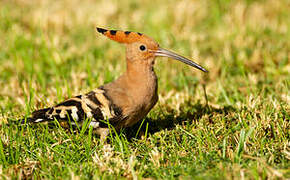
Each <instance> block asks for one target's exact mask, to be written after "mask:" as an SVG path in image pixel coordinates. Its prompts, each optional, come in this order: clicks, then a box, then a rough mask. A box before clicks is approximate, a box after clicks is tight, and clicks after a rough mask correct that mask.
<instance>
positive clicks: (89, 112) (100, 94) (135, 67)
mask: <svg viewBox="0 0 290 180" xmlns="http://www.w3.org/2000/svg"><path fill="white" fill-rule="evenodd" d="M96 29H97V31H98V32H99V33H101V34H103V35H105V36H106V37H108V38H109V39H111V40H114V41H116V42H119V43H122V44H124V45H125V46H126V60H127V70H126V71H125V72H124V73H123V74H122V75H121V76H120V77H119V78H118V79H116V80H115V81H113V82H111V83H108V84H105V85H103V86H100V87H99V88H97V89H95V90H93V91H90V92H88V93H87V94H82V95H78V96H75V97H72V98H70V99H67V100H65V101H64V102H62V103H60V104H57V105H55V106H53V107H49V108H45V109H40V110H36V111H34V112H33V113H32V116H31V117H29V118H26V119H24V120H23V122H22V123H25V122H28V123H40V122H47V121H54V120H57V121H58V122H59V124H60V125H62V126H65V127H68V124H69V123H70V125H79V126H82V124H83V122H84V120H85V119H91V121H90V123H89V126H92V127H93V129H94V132H95V133H96V134H98V135H100V136H101V138H102V139H104V138H105V137H106V136H107V134H108V133H109V128H108V123H106V122H109V123H110V125H112V126H113V127H114V128H115V129H116V130H117V131H118V130H120V128H124V127H130V126H132V125H133V124H135V123H136V122H138V121H140V120H141V119H143V118H144V117H145V116H146V115H147V114H148V113H149V111H150V110H151V109H152V108H153V107H154V105H155V104H156V103H157V101H158V94H157V77H156V74H155V72H154V68H153V66H154V61H155V58H156V57H157V56H164V57H169V58H173V59H176V60H178V61H181V62H183V63H185V64H187V65H190V66H192V67H195V68H197V69H199V70H201V71H204V72H207V70H206V69H204V68H203V67H201V66H200V65H198V64H196V63H195V62H193V61H191V60H189V59H187V58H185V57H183V56H180V55H178V54H176V53H174V52H171V51H168V50H165V49H163V48H161V47H159V45H158V43H156V42H155V41H154V40H153V39H152V38H150V37H148V36H146V35H144V34H141V33H136V32H131V31H119V30H106V29H103V28H98V27H97V28H96Z"/></svg>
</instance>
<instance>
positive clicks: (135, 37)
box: [97, 27, 151, 44]
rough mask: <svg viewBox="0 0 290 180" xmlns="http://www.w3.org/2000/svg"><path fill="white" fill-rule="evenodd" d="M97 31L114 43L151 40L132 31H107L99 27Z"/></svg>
mask: <svg viewBox="0 0 290 180" xmlns="http://www.w3.org/2000/svg"><path fill="white" fill-rule="evenodd" d="M97 31H98V32H99V33H101V34H103V35H105V36H107V37H108V38H110V39H112V40H114V41H117V42H119V43H125V44H129V43H134V42H140V41H146V40H148V39H151V38H149V37H148V36H146V35H144V34H141V33H136V32H131V31H120V30H107V29H103V28H99V27H97Z"/></svg>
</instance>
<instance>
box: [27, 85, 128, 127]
mask: <svg viewBox="0 0 290 180" xmlns="http://www.w3.org/2000/svg"><path fill="white" fill-rule="evenodd" d="M86 118H91V119H92V121H91V123H90V125H91V126H93V127H95V128H97V127H101V126H105V125H104V123H103V122H102V121H101V120H106V119H109V120H113V121H118V120H121V119H122V111H121V109H120V108H118V107H117V106H116V105H115V104H114V103H113V102H112V100H111V99H110V98H109V97H108V96H107V95H106V92H105V90H103V89H96V90H95V91H91V92H89V93H87V94H85V95H79V96H75V97H73V98H70V99H68V100H66V101H64V102H62V103H60V104H57V105H56V106H54V107H50V108H45V109H41V110H37V111H35V112H33V113H32V117H31V118H28V119H27V120H28V122H33V123H39V122H46V121H53V120H55V119H56V120H58V121H59V122H68V121H70V122H72V124H75V123H78V125H82V123H83V121H84V120H85V119H86Z"/></svg>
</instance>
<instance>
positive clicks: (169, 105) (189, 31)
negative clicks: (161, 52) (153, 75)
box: [0, 0, 290, 179]
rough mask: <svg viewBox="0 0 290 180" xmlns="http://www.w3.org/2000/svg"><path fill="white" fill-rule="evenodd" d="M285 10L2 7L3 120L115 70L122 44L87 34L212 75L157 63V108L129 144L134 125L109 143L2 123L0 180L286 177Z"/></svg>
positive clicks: (243, 4)
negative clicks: (175, 56) (125, 34)
mask: <svg viewBox="0 0 290 180" xmlns="http://www.w3.org/2000/svg"><path fill="white" fill-rule="evenodd" d="M289 9H290V2H289V1H288V0H280V1H277V0H265V1H261V0H256V1H254V0H245V1H230V0H194V1H192V0H170V1H165V0H160V1H150V0H144V1H140V2H137V1H133V0H131V1H130V0H129V1H125V0H101V1H93V0H83V1H77V0H70V1H68V0H39V1H26V0H2V1H0V37H1V38H0V65H1V66H0V87H1V91H0V110H1V115H0V120H1V122H7V121H8V122H12V121H13V120H16V119H17V118H20V117H22V116H23V115H29V114H30V113H31V112H32V111H33V110H35V109H38V108H43V107H47V106H50V105H53V104H55V103H56V102H59V101H61V100H64V99H66V98H68V97H70V96H73V95H78V94H80V93H85V92H88V91H89V90H91V89H93V88H96V87H98V86H99V85H102V84H104V83H107V82H110V81H112V80H114V79H115V78H117V77H118V76H119V75H120V74H121V73H122V72H124V70H125V51H124V47H122V45H120V44H117V43H115V42H112V41H110V40H108V39H106V38H105V37H103V36H101V35H99V34H97V33H96V32H95V27H96V26H100V27H104V28H107V29H120V30H130V31H137V32H141V33H145V34H147V35H149V36H151V37H153V38H154V39H156V41H158V42H159V44H160V46H161V47H163V48H167V49H171V50H173V51H175V52H178V53H180V54H183V55H184V56H187V57H190V58H192V59H195V61H196V62H198V63H199V64H201V65H203V66H204V67H206V68H207V69H208V70H209V71H210V73H209V74H207V75H205V74H204V73H202V72H200V71H197V70H194V69H192V68H190V67H187V66H185V65H184V64H181V63H179V62H175V61H172V60H170V59H168V60H167V59H166V58H158V59H157V64H156V65H155V70H156V72H157V74H158V77H159V94H160V101H159V103H158V104H157V105H156V107H155V108H154V109H153V110H152V112H151V113H150V114H149V116H148V118H146V119H145V121H144V122H143V123H142V127H141V130H140V133H139V134H138V136H137V138H131V136H130V134H134V133H136V132H137V130H138V128H139V126H140V124H138V125H136V127H135V128H133V130H131V131H130V130H125V131H124V132H122V133H121V134H120V135H119V136H117V137H113V138H111V143H110V144H109V145H101V144H100V142H99V139H98V137H94V136H92V135H91V134H90V133H89V134H83V133H70V132H66V130H63V129H57V130H56V129H51V128H49V127H47V126H37V127H21V128H19V127H17V126H16V125H11V126H9V127H8V126H7V125H6V124H3V125H2V126H1V129H0V135H1V141H0V162H1V164H2V166H0V176H2V177H4V178H15V177H22V178H24V177H26V178H32V177H34V178H56V179H63V178H72V179H75V178H76V179H78V178H81V179H83V178H97V177H103V178H105V179H110V178H116V177H119V178H142V177H143V178H144V177H146V178H164V179H171V178H180V179H183V178H191V177H195V178H201V179H207V178H209V179H212V178H218V179H224V178H228V179H243V178H246V179H260V178H261V179H265V178H269V179H271V178H274V179H275V178H287V177H288V178H289V177H290V172H289V168H290V163H289V159H290V144H289V143H290V142H289V139H290V135H289V101H290V95H289V80H290V76H289V71H290V64H289V59H290V32H289V31H290V13H289ZM203 87H205V90H206V94H207V99H208V104H207V101H206V98H205V91H204V89H203ZM128 134H129V135H128ZM134 135H135V134H134ZM128 136H130V138H128Z"/></svg>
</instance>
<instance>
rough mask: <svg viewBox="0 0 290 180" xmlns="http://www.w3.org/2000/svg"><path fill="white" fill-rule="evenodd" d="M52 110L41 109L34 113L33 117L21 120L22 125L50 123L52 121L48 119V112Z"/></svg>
mask: <svg viewBox="0 0 290 180" xmlns="http://www.w3.org/2000/svg"><path fill="white" fill-rule="evenodd" d="M50 109H51V108H45V109H40V110H37V111H34V112H33V113H32V116H31V117H28V118H24V119H21V120H20V121H21V124H25V123H40V122H46V121H50V120H51V119H49V118H47V116H46V112H48V111H49V110H50Z"/></svg>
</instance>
